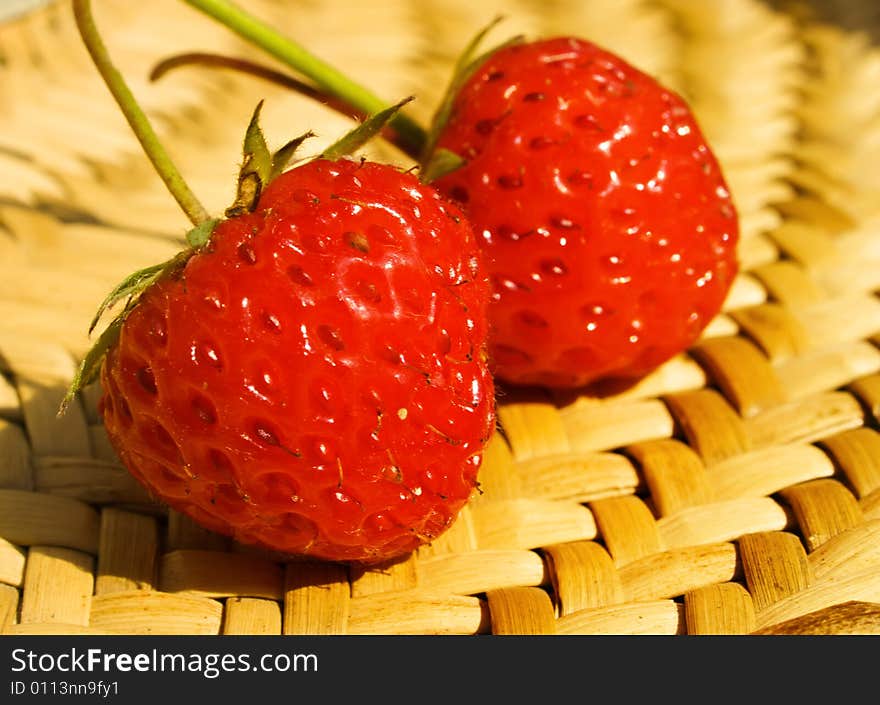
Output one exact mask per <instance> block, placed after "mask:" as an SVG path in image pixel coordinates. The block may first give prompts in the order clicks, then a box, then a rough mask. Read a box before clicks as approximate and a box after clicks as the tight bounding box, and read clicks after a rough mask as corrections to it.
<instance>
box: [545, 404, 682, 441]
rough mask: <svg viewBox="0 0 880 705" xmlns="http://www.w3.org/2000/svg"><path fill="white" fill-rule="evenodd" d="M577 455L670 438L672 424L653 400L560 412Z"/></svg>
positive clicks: (583, 405) (592, 406)
mask: <svg viewBox="0 0 880 705" xmlns="http://www.w3.org/2000/svg"><path fill="white" fill-rule="evenodd" d="M559 415H560V418H561V419H562V422H563V423H564V424H565V430H566V433H567V434H568V438H569V440H570V445H571V450H572V451H574V452H576V453H592V452H595V451H603V450H615V449H617V448H622V447H623V446H628V445H632V444H633V443H639V442H640V441H649V440H655V439H658V438H669V437H670V436H671V435H672V432H673V420H672V417H671V416H670V414H669V411H668V409H667V408H666V407H665V406H664V404H663V403H662V402H661V401H658V400H656V399H651V400H645V401H632V402H624V401H622V402H620V403H613V402H608V403H601V402H599V403H595V404H574V405H572V406H570V407H568V408H565V409H561V410H560V412H559Z"/></svg>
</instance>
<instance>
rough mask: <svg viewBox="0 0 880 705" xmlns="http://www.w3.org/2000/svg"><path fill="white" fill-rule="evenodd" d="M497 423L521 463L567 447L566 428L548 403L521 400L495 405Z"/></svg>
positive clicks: (561, 450) (565, 449) (559, 452)
mask: <svg viewBox="0 0 880 705" xmlns="http://www.w3.org/2000/svg"><path fill="white" fill-rule="evenodd" d="M498 423H499V425H500V427H501V429H502V430H503V432H504V435H505V437H506V438H507V439H508V441H509V442H510V447H511V450H512V451H513V455H514V458H515V459H516V460H518V461H520V462H522V461H525V460H529V459H531V458H535V457H542V456H545V455H557V454H562V453H566V452H568V450H569V444H568V436H567V435H566V429H565V427H564V426H563V424H562V423H561V419H560V418H559V414H558V413H557V411H556V408H555V407H554V406H553V405H552V404H549V403H540V402H521V403H508V404H502V405H500V406H499V407H498Z"/></svg>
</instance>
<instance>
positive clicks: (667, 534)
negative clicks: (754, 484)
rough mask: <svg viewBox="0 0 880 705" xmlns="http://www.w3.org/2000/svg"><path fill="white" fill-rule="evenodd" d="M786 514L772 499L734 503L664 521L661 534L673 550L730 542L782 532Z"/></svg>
mask: <svg viewBox="0 0 880 705" xmlns="http://www.w3.org/2000/svg"><path fill="white" fill-rule="evenodd" d="M786 523H787V517H786V513H785V510H784V509H783V508H782V507H781V506H780V505H779V504H778V503H777V502H775V501H774V500H773V499H771V498H769V497H755V498H744V499H732V500H728V501H726V502H715V503H708V504H703V505H700V506H697V507H689V508H688V509H682V510H681V511H679V512H677V513H675V514H671V515H669V516H666V517H663V518H662V519H660V520H659V521H658V522H657V530H658V532H659V534H660V536H661V537H662V540H663V542H664V544H665V545H666V546H668V547H669V548H674V547H684V546H689V545H699V544H703V543H713V542H716V541H730V540H733V539H735V538H737V537H738V536H742V535H743V534H747V533H752V532H756V531H774V530H781V529H783V528H784V527H785V526H786Z"/></svg>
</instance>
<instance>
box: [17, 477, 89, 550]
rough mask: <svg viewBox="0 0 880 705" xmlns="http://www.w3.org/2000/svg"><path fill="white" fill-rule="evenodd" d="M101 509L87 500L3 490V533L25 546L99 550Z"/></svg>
mask: <svg viewBox="0 0 880 705" xmlns="http://www.w3.org/2000/svg"><path fill="white" fill-rule="evenodd" d="M98 526H99V519H98V512H97V511H95V509H94V508H92V507H90V506H89V505H88V504H85V503H84V502H80V501H77V500H75V499H67V498H66V497H55V496H53V495H48V494H38V493H36V492H24V491H22V490H3V489H0V535H2V536H4V537H5V538H6V539H7V540H8V541H11V542H12V543H16V544H20V545H22V546H31V545H46V546H64V547H67V548H74V549H77V550H80V551H85V552H86V553H92V554H94V553H95V552H96V551H97V550H98Z"/></svg>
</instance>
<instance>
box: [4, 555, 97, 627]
mask: <svg viewBox="0 0 880 705" xmlns="http://www.w3.org/2000/svg"><path fill="white" fill-rule="evenodd" d="M94 560H95V559H94V558H93V557H92V556H90V555H89V554H87V553H83V552H82V551H74V550H72V549H69V548H58V547H55V546H31V548H30V550H29V551H28V561H27V567H26V569H25V574H24V584H23V586H22V596H21V615H20V617H19V620H20V622H21V623H22V624H28V623H31V622H37V623H47V622H60V623H62V624H79V625H82V626H86V625H88V624H89V610H90V606H91V598H92V593H93V592H94V576H93V567H94Z"/></svg>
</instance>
